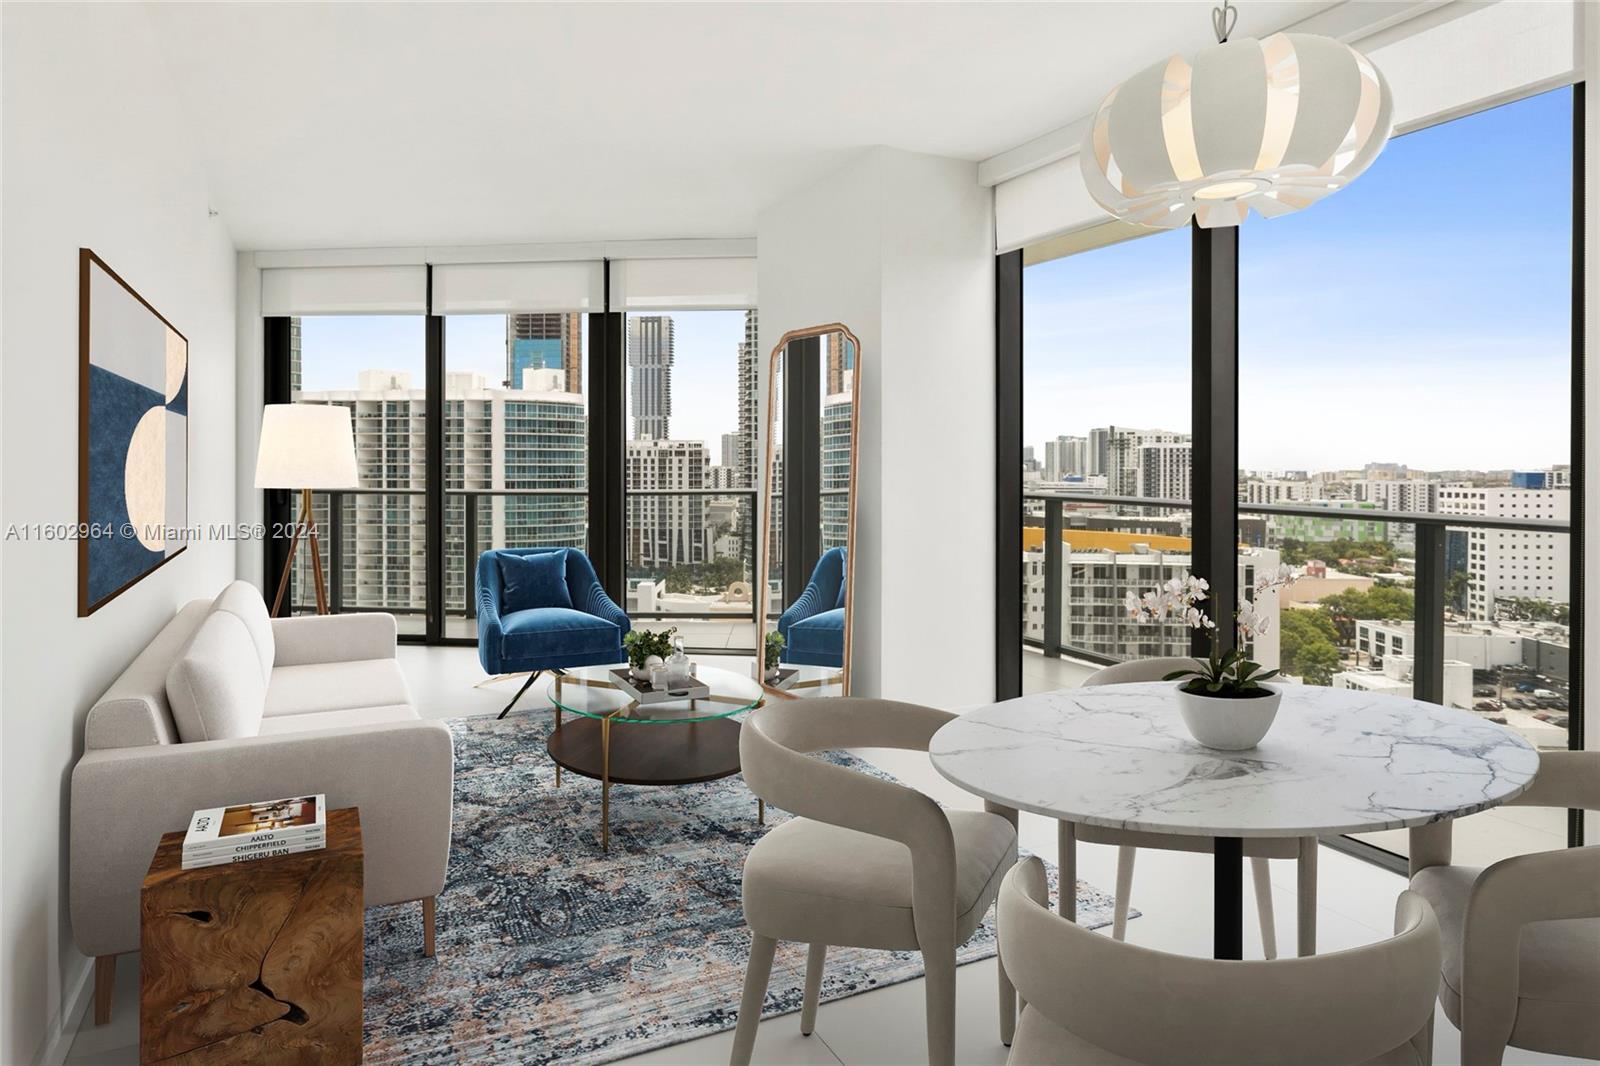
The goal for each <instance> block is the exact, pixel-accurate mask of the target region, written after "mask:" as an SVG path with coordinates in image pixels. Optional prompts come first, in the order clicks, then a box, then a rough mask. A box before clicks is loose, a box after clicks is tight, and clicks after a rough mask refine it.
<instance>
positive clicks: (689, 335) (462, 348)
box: [300, 311, 744, 462]
mask: <svg viewBox="0 0 1600 1066" xmlns="http://www.w3.org/2000/svg"><path fill="white" fill-rule="evenodd" d="M672 320H673V326H674V330H673V339H674V352H675V359H674V364H673V374H672V409H673V410H672V435H673V437H674V438H676V439H678V440H703V441H705V442H706V443H707V445H709V447H710V449H711V458H712V461H713V462H717V461H720V458H721V452H720V447H721V442H722V434H724V433H732V432H733V431H734V430H735V429H737V428H738V420H739V410H738V406H737V401H738V377H737V375H738V352H739V342H740V341H741V340H743V339H744V312H743V311H679V312H674V313H673V315H672ZM300 328H301V375H302V387H303V388H304V389H306V390H307V391H315V390H318V389H350V388H354V387H355V385H356V375H357V374H358V373H359V372H360V371H362V370H375V369H381V370H403V371H408V372H410V374H411V381H412V386H413V387H414V388H419V389H420V388H421V387H422V380H423V336H422V332H423V320H422V319H421V318H420V317H417V316H349V317H345V316H327V317H316V318H306V319H302V320H301V327H300ZM445 364H446V367H447V368H448V369H449V370H452V371H457V370H469V371H476V372H477V373H480V374H483V375H484V377H486V378H487V379H488V381H489V384H490V385H492V386H497V385H498V384H499V383H500V381H501V380H502V379H503V378H504V377H505V373H506V319H505V316H504V315H451V316H449V317H448V318H446V319H445Z"/></svg>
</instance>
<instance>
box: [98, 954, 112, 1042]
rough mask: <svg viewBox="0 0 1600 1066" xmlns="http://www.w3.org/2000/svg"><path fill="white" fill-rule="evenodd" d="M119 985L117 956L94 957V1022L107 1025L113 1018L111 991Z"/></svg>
mask: <svg viewBox="0 0 1600 1066" xmlns="http://www.w3.org/2000/svg"><path fill="white" fill-rule="evenodd" d="M116 985H117V957H116V956H115V955H96V956H95V957H94V1024H96V1025H105V1024H106V1023H107V1022H109V1021H110V1020H111V993H112V992H113V991H114V990H115V989H116Z"/></svg>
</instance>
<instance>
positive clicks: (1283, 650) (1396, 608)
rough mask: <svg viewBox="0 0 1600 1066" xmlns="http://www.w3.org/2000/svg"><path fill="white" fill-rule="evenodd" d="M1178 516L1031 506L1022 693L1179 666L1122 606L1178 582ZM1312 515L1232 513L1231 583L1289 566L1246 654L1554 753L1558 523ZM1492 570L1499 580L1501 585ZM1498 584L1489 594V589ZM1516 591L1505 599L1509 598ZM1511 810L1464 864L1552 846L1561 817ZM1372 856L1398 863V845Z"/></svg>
mask: <svg viewBox="0 0 1600 1066" xmlns="http://www.w3.org/2000/svg"><path fill="white" fill-rule="evenodd" d="M1188 506H1189V505H1188V504H1187V503H1186V502H1185V501H1181V500H1142V499H1138V498H1126V497H1107V496H1096V495H1091V494H1076V493H1070V492H1060V493H1030V494H1027V495H1025V497H1024V518H1023V545H1022V548H1023V595H1022V609H1023V642H1024V655H1023V691H1024V692H1027V693H1031V692H1040V691H1049V690H1052V689H1058V688H1064V687H1073V686H1075V685H1077V684H1079V683H1081V682H1082V680H1083V678H1085V677H1086V676H1088V674H1089V673H1091V672H1093V671H1094V670H1095V669H1097V668H1098V667H1100V666H1102V665H1105V664H1108V663H1112V662H1119V661H1124V660H1130V659H1139V658H1149V657H1154V656H1160V655H1184V654H1187V653H1188V647H1189V639H1190V632H1189V630H1188V629H1187V628H1185V627H1183V626H1173V625H1164V626H1140V625H1136V624H1134V623H1133V622H1131V621H1129V620H1128V619H1127V618H1126V614H1125V608H1124V606H1123V600H1124V597H1125V596H1126V595H1127V593H1129V592H1133V593H1135V594H1138V593H1142V592H1144V591H1145V590H1147V589H1152V588H1155V587H1156V586H1157V585H1159V584H1161V583H1162V582H1163V581H1165V580H1167V579H1169V578H1171V577H1174V576H1178V575H1179V574H1181V573H1183V572H1184V571H1186V570H1188V569H1189V564H1190V542H1189V537H1190V528H1189V525H1190V522H1189V510H1188ZM1359 516H1360V517H1359V528H1356V527H1355V526H1350V528H1346V525H1348V524H1349V519H1348V516H1343V515H1341V514H1340V513H1339V512H1337V511H1335V510H1332V509H1330V508H1328V507H1319V506H1316V505H1314V504H1272V505H1266V504H1260V505H1257V504H1244V503H1241V504H1240V505H1239V538H1240V547H1239V587H1240V588H1241V590H1245V589H1250V588H1251V587H1252V586H1253V584H1254V578H1255V575H1256V573H1257V572H1260V571H1264V570H1266V569H1267V568H1275V567H1276V566H1278V565H1279V563H1280V562H1281V563H1287V564H1289V565H1291V566H1294V567H1296V568H1297V569H1299V570H1301V571H1302V576H1301V578H1300V579H1299V580H1298V581H1297V582H1296V583H1295V584H1294V585H1291V586H1290V587H1289V588H1287V589H1284V590H1281V591H1280V592H1279V593H1278V594H1277V597H1276V601H1277V602H1276V603H1272V602H1271V601H1268V602H1267V603H1266V604H1265V605H1264V608H1265V609H1266V610H1268V611H1269V613H1272V614H1274V616H1275V617H1274V620H1273V624H1272V625H1271V627H1270V628H1269V630H1268V632H1267V633H1266V634H1265V635H1264V636H1262V637H1260V638H1258V640H1257V642H1256V645H1255V647H1254V648H1253V649H1252V654H1253V656H1254V657H1255V658H1256V659H1257V660H1258V661H1260V662H1262V663H1264V664H1266V665H1268V666H1274V667H1277V668H1279V669H1281V670H1282V671H1283V672H1284V682H1285V683H1288V684H1317V685H1331V686H1336V687H1341V688H1351V689H1360V690H1364V691H1371V692H1378V693H1384V694H1389V695H1397V696H1403V697H1414V698H1417V699H1423V700H1428V701H1430V702H1435V703H1442V704H1446V705H1448V706H1453V707H1456V708H1458V709H1461V710H1463V711H1465V712H1467V713H1471V714H1475V715H1477V716H1479V717H1481V718H1483V719H1485V720H1487V721H1490V722H1493V723H1495V724H1497V725H1501V726H1503V727H1505V728H1507V729H1510V730H1513V731H1515V732H1517V733H1518V734H1519V735H1521V736H1522V737H1524V738H1525V739H1527V740H1528V741H1530V742H1531V743H1533V744H1534V745H1535V746H1537V747H1541V748H1555V749H1564V748H1566V747H1567V746H1568V744H1569V738H1570V736H1571V717H1572V713H1573V708H1571V707H1569V703H1568V650H1569V647H1570V637H1569V632H1568V622H1569V619H1568V602H1567V601H1568V599H1569V596H1570V592H1569V589H1570V576H1569V574H1568V565H1567V555H1566V552H1567V546H1566V541H1567V539H1568V525H1567V523H1566V522H1564V521H1553V520H1540V519H1531V518H1505V517H1497V516H1489V515H1477V514H1474V515H1470V516H1469V515H1461V514H1439V513H1431V512H1430V513H1412V512H1394V513H1391V512H1385V511H1377V510H1367V509H1363V510H1361V511H1360V512H1359ZM1502 568H1503V569H1504V571H1505V572H1504V573H1501V570H1502ZM1491 580H1492V582H1493V583H1494V585H1495V587H1496V588H1497V589H1498V590H1499V593H1498V595H1495V594H1493V592H1492V590H1491V589H1490V588H1488V587H1479V586H1480V585H1481V586H1487V585H1488V584H1489V583H1490V582H1491ZM1508 589H1510V590H1513V591H1514V592H1516V593H1517V594H1516V595H1511V594H1508V592H1507V590H1508ZM1530 811H1532V809H1531V808H1529V809H1524V808H1511V809H1508V810H1505V811H1497V812H1487V813H1486V814H1485V815H1483V816H1480V817H1476V818H1472V819H1467V820H1465V821H1464V822H1463V823H1462V824H1461V826H1460V827H1459V828H1458V831H1457V834H1456V840H1457V845H1456V847H1457V852H1458V853H1459V854H1461V855H1464V856H1466V855H1470V856H1472V861H1474V862H1477V861H1483V862H1490V861H1494V860H1495V859H1497V858H1501V857H1504V856H1506V855H1511V854H1518V853H1521V852H1527V851H1537V850H1543V849H1545V848H1548V847H1559V846H1562V845H1564V844H1565V842H1566V835H1567V834H1566V816H1565V814H1564V812H1561V811H1534V812H1532V813H1531V814H1530ZM1371 842H1372V843H1375V844H1377V845H1379V846H1380V847H1383V848H1385V849H1386V850H1389V851H1392V852H1395V853H1398V854H1402V855H1403V854H1404V851H1405V847H1406V836H1405V834H1404V833H1385V834H1372V835H1371Z"/></svg>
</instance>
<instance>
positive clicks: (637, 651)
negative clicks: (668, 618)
mask: <svg viewBox="0 0 1600 1066" xmlns="http://www.w3.org/2000/svg"><path fill="white" fill-rule="evenodd" d="M677 631H678V627H677V626H673V627H672V628H671V629H660V630H651V629H630V630H628V632H627V633H626V634H625V635H624V636H623V638H622V646H623V647H624V648H626V649H627V651H628V666H629V668H630V669H631V670H632V672H633V676H634V677H635V678H636V679H637V680H639V681H649V680H650V668H651V667H653V666H660V665H661V664H662V663H664V662H666V661H667V656H668V655H671V654H672V635H673V634H674V633H676V632H677Z"/></svg>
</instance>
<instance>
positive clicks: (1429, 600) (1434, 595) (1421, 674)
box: [1411, 522, 1445, 703]
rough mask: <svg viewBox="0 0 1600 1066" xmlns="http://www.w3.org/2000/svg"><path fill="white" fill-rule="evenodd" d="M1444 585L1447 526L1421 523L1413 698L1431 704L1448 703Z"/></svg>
mask: <svg viewBox="0 0 1600 1066" xmlns="http://www.w3.org/2000/svg"><path fill="white" fill-rule="evenodd" d="M1444 582H1445V572H1444V526H1442V525H1438V524H1436V523H1433V522H1419V523H1418V524H1417V586H1416V608H1415V610H1416V619H1415V623H1416V636H1415V637H1414V638H1413V645H1412V649H1411V650H1412V653H1413V654H1412V661H1411V695H1412V697H1413V698H1415V699H1419V700H1426V701H1428V702H1429V703H1443V702H1444Z"/></svg>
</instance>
